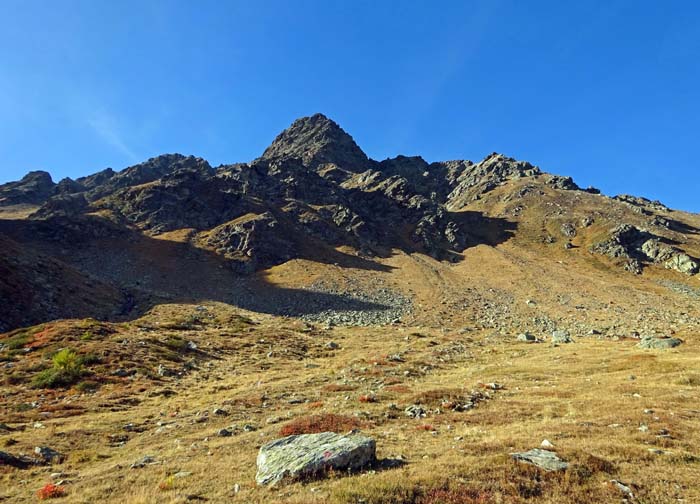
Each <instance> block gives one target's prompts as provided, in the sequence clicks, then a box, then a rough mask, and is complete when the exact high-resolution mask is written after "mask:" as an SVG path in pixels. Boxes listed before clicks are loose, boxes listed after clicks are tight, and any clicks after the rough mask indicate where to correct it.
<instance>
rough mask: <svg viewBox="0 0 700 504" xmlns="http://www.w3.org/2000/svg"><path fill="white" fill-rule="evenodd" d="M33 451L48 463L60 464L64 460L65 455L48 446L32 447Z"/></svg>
mask: <svg viewBox="0 0 700 504" xmlns="http://www.w3.org/2000/svg"><path fill="white" fill-rule="evenodd" d="M34 453H36V454H37V455H39V456H40V457H41V458H42V459H43V460H44V462H46V463H48V464H53V463H56V464H60V463H61V462H63V461H64V460H65V458H66V457H65V456H64V455H63V454H61V453H59V452H57V451H56V450H54V449H52V448H49V447H48V446H37V447H35V448H34Z"/></svg>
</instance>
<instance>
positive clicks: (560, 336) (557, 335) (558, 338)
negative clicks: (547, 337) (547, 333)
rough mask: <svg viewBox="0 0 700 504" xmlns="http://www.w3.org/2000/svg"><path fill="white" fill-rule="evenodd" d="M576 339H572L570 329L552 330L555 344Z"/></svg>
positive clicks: (571, 341)
mask: <svg viewBox="0 0 700 504" xmlns="http://www.w3.org/2000/svg"><path fill="white" fill-rule="evenodd" d="M573 342H574V340H573V339H571V335H569V331H554V332H552V343H554V344H560V343H573Z"/></svg>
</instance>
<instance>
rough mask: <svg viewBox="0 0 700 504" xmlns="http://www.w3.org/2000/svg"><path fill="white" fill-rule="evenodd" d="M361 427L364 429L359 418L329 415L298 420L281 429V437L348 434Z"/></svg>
mask: <svg viewBox="0 0 700 504" xmlns="http://www.w3.org/2000/svg"><path fill="white" fill-rule="evenodd" d="M360 427H362V422H361V421H360V420H358V419H357V418H354V417H351V416H346V415H335V414H332V413H328V414H323V415H311V416H305V417H300V418H296V419H294V420H292V421H291V422H289V423H288V424H286V425H284V426H283V427H282V428H281V429H280V436H292V435H295V434H316V433H319V432H347V431H350V430H352V429H358V428H360Z"/></svg>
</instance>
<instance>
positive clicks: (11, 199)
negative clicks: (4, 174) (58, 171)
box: [0, 171, 56, 206]
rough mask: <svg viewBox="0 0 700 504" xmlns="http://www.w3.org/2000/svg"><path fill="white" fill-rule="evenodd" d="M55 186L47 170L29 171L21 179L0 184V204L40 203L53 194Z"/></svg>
mask: <svg viewBox="0 0 700 504" xmlns="http://www.w3.org/2000/svg"><path fill="white" fill-rule="evenodd" d="M55 187H56V184H54V182H53V180H51V175H49V174H48V173H47V172H45V171H32V172H29V173H27V174H26V175H25V176H24V177H22V180H19V181H17V182H8V183H7V184H3V185H0V206H6V205H19V204H28V205H37V204H40V203H42V202H43V201H45V200H46V199H47V198H48V197H49V196H51V195H52V194H53V192H54V189H55Z"/></svg>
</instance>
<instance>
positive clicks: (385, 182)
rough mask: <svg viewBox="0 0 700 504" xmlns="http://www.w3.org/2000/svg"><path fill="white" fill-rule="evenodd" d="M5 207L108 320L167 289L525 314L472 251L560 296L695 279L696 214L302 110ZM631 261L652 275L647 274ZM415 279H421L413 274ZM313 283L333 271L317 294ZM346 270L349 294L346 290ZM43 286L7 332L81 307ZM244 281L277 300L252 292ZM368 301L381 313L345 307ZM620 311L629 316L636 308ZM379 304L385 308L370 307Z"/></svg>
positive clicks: (496, 157)
mask: <svg viewBox="0 0 700 504" xmlns="http://www.w3.org/2000/svg"><path fill="white" fill-rule="evenodd" d="M0 205H2V206H0V209H1V210H2V212H0V217H3V219H2V220H0V236H2V239H3V240H5V241H6V242H7V243H10V241H11V242H12V243H13V244H15V245H14V246H15V247H19V248H20V249H22V251H23V253H24V252H25V251H26V254H28V256H29V255H31V256H32V257H34V256H36V255H37V254H41V257H45V258H46V260H44V262H43V263H42V262H40V261H39V260H38V259H37V260H36V261H37V262H36V265H37V267H39V268H40V269H41V270H42V271H44V273H43V274H44V275H45V276H46V275H48V277H49V278H62V276H63V273H62V272H61V271H62V270H65V269H66V268H67V269H70V270H71V271H73V274H74V275H83V276H86V277H87V278H90V279H92V280H91V281H93V282H97V284H96V285H101V286H102V288H101V289H100V291H101V292H102V295H100V296H90V297H91V298H92V299H94V310H93V311H92V312H88V313H85V311H84V310H83V311H80V313H84V314H88V315H93V316H96V317H99V318H103V319H104V318H107V319H114V320H117V319H119V317H126V318H128V317H130V316H131V317H133V316H138V315H139V314H140V313H143V312H144V311H145V310H147V309H148V307H150V306H152V305H153V304H157V303H158V302H161V301H163V300H165V299H169V300H193V299H213V300H217V301H224V302H227V303H230V304H233V305H237V306H240V307H242V308H246V309H252V310H254V311H255V310H259V311H263V312H266V313H277V314H283V315H296V316H307V317H310V318H312V319H319V317H320V315H318V313H319V312H323V313H324V315H323V316H325V317H327V319H328V321H332V322H339V321H340V322H343V321H344V322H345V323H351V324H352V323H376V322H381V321H384V322H391V321H392V320H394V319H396V318H400V316H403V317H406V316H409V317H410V316H413V317H417V319H425V317H426V315H431V314H430V313H427V314H426V313H424V312H423V310H416V309H415V307H416V306H417V305H418V304H420V303H418V302H417V301H418V297H419V296H420V294H419V293H418V292H417V291H421V290H425V289H426V288H429V289H430V292H429V293H426V295H427V298H428V299H430V298H432V299H435V296H437V297H438V298H443V297H449V299H444V300H443V301H442V302H444V303H445V304H444V305H440V306H441V307H442V308H441V310H442V311H444V312H446V313H448V314H449V316H450V317H451V318H453V319H455V323H462V322H461V321H460V322H457V320H464V318H465V317H463V316H462V315H464V311H465V310H467V311H469V310H472V309H475V307H476V306H479V305H480V304H483V303H490V302H486V301H484V299H488V298H494V297H499V299H498V300H495V299H494V301H493V308H492V309H494V310H495V309H496V308H495V307H496V306H499V307H500V308H498V309H502V308H503V306H506V305H510V308H509V313H510V314H511V315H512V316H513V317H515V318H516V320H520V319H521V317H520V316H521V315H522V317H524V318H525V319H526V320H527V319H528V318H530V317H528V314H527V313H525V314H523V313H520V312H522V311H523V309H522V306H517V304H514V303H515V300H516V299H517V298H518V297H519V296H521V295H522V296H525V297H528V296H534V292H533V293H527V292H525V291H526V290H527V289H526V284H524V283H519V284H518V283H512V282H510V283H509V284H508V286H507V287H506V288H504V289H503V290H502V291H494V290H493V288H492V287H489V288H484V287H485V284H488V283H491V282H496V279H495V278H490V279H487V281H486V282H485V283H484V280H485V279H477V278H470V277H474V276H478V275H479V273H480V269H482V268H476V267H474V266H476V262H478V263H480V265H481V266H483V267H484V268H486V269H487V268H488V267H490V266H495V265H496V264H497V262H498V261H504V260H505V261H507V262H508V263H509V265H508V267H507V268H505V269H503V270H502V271H504V272H505V271H508V268H510V269H513V268H516V269H519V270H521V272H522V273H525V274H526V275H528V276H530V275H533V274H534V271H539V272H542V273H543V274H545V275H546V276H547V278H549V279H551V281H552V283H554V284H559V286H555V285H552V286H551V287H550V289H549V290H548V292H547V295H548V296H551V297H552V298H553V299H559V298H561V297H562V296H564V297H567V298H571V297H575V296H573V295H572V293H570V292H568V283H569V282H570V281H571V278H567V277H571V276H576V275H581V276H582V277H587V279H588V280H587V283H586V285H590V286H591V287H593V285H594V283H595V282H596V278H601V279H602V278H606V279H607V280H606V281H610V282H613V283H619V284H621V285H622V284H626V283H629V282H631V283H632V284H633V285H634V286H636V287H637V286H638V288H639V289H640V291H639V292H640V295H641V296H646V295H649V292H651V291H658V290H659V289H660V287H659V285H665V286H666V289H665V290H664V289H663V288H661V289H662V292H663V293H664V294H663V295H666V296H670V297H672V298H673V297H678V296H677V295H678V294H679V292H681V291H685V289H690V291H691V292H693V289H696V288H698V287H699V286H700V285H698V278H699V277H697V273H698V272H699V270H700V266H699V263H700V261H698V259H697V258H698V257H700V247H699V244H698V240H697V236H698V227H699V226H700V219H699V218H698V216H697V215H692V214H688V213H684V212H679V211H672V210H670V209H668V208H666V207H665V206H664V205H662V204H660V203H659V202H652V201H649V200H646V199H644V198H638V197H632V196H628V195H621V196H617V197H615V198H609V197H606V196H603V195H600V194H599V191H597V190H595V189H593V188H589V189H585V190H582V189H580V188H579V187H578V186H577V185H576V184H575V182H574V181H573V180H571V178H569V177H563V176H559V175H551V174H547V173H544V172H543V171H542V170H540V169H539V168H538V167H536V166H533V165H531V164H529V163H527V162H523V161H516V160H514V159H511V158H508V157H506V156H503V155H500V154H495V153H494V154H491V155H489V156H487V157H486V158H485V159H483V160H482V161H480V162H478V163H473V162H471V161H447V162H434V163H428V162H426V161H424V160H423V159H422V158H420V157H405V156H398V157H396V158H393V159H387V160H384V161H381V162H377V161H374V160H371V159H369V158H368V157H367V156H366V155H365V154H364V153H363V152H362V150H361V149H360V148H359V147H358V146H357V144H356V143H355V142H354V140H353V139H352V137H351V136H350V135H348V134H347V133H346V132H345V131H344V130H343V129H342V128H340V127H339V126H338V125H337V124H336V123H335V122H333V121H332V120H330V119H328V118H326V117H325V116H323V115H321V114H316V115H313V116H311V117H306V118H302V119H299V120H297V121H295V122H294V124H292V125H291V126H290V127H289V128H288V129H287V130H285V131H283V132H282V133H281V134H280V135H279V136H278V137H277V138H276V139H275V140H274V142H273V143H272V144H271V145H270V146H269V147H268V148H267V149H266V150H265V152H264V153H263V155H262V156H261V157H260V158H259V159H256V160H254V161H252V162H250V163H239V164H232V165H223V166H219V167H217V168H212V167H211V166H210V165H209V164H208V163H207V162H206V161H205V160H203V159H201V158H195V157H192V156H182V155H179V154H168V155H163V156H159V157H156V158H153V159H149V160H148V161H146V162H144V163H141V164H138V165H135V166H132V167H128V168H126V169H124V170H121V171H114V170H112V169H109V168H108V169H106V170H103V171H101V172H99V173H96V174H94V175H90V176H86V177H82V178H79V179H77V180H70V179H64V180H62V181H60V182H59V183H58V184H55V183H53V182H52V180H51V177H50V176H49V175H48V174H47V173H44V172H32V173H30V174H28V175H27V176H26V177H24V178H23V179H22V180H21V181H18V182H12V183H9V184H5V185H3V186H0ZM13 210H15V212H14V213H13ZM20 210H22V211H23V212H24V213H22V212H20ZM18 212H19V213H18ZM16 215H20V216H21V217H20V218H14V216H16ZM27 215H28V218H27V217H26V216H27ZM483 247H487V248H483ZM15 250H17V249H16V248H12V247H9V246H7V247H2V250H1V251H0V254H2V257H0V259H1V260H2V261H3V262H5V263H7V262H8V261H16V259H17V257H18V256H20V255H22V254H18V253H16V252H14V251H15ZM564 251H565V252H564ZM494 253H495V254H496V258H491V257H490V256H493V254H494ZM472 255H481V256H484V257H479V258H474V259H472V258H470V256H472ZM562 260H565V261H566V262H567V264H568V267H567V268H565V269H566V272H564V275H563V276H562V275H561V272H556V273H555V272H553V271H551V270H552V269H558V268H559V267H560V264H561V261H562ZM27 261H29V262H27ZM27 261H25V265H28V266H27V267H26V268H25V269H21V268H18V269H17V270H16V271H15V272H14V273H13V275H14V277H19V276H21V275H27V278H25V279H24V280H19V279H16V280H14V284H13V285H15V286H16V285H20V284H22V283H24V285H26V286H34V285H36V284H37V282H36V281H35V279H32V278H29V277H31V276H32V275H33V273H32V271H31V268H30V267H29V266H30V265H31V261H30V260H27ZM435 261H437V262H435ZM475 261H476V262H475ZM450 265H452V266H450ZM333 266H337V267H338V268H340V269H337V268H336V269H334V268H333ZM663 269H669V270H671V271H674V272H677V273H678V274H672V275H668V274H666V273H664V272H663V271H662V270H663ZM291 270H295V271H294V274H293V273H292V271H291ZM301 270H303V271H306V272H307V273H306V274H302V272H301ZM414 270H417V271H414ZM624 270H627V271H629V272H632V273H636V274H642V273H643V272H644V273H643V275H642V279H641V282H640V281H638V280H635V279H633V278H628V277H626V276H625V275H623V274H622V272H623V271H624ZM174 271H177V272H178V273H177V275H173V272H174ZM545 272H546V273H545ZM511 273H514V272H512V271H511ZM592 273H595V275H593V274H592ZM416 275H427V277H428V278H430V279H431V280H430V281H429V282H426V281H423V282H420V284H418V285H416V284H415V283H414V282H412V280H413V279H415V278H420V277H417V276H416ZM601 275H602V276H601ZM278 276H279V278H277V277H278ZM317 277H323V278H324V281H325V283H323V289H322V290H321V291H318V289H316V287H319V286H320V285H321V284H319V283H318V282H316V278H317ZM8 278H9V277H8ZM292 278H294V279H295V280H291V279H292ZM496 278H497V277H496ZM348 279H349V280H351V281H352V282H353V285H354V286H355V287H354V288H353V289H352V292H351V291H350V290H346V289H345V288H344V286H343V283H344V282H346V281H347V280H348ZM540 280H541V281H543V282H544V281H547V280H543V279H540ZM8 282H9V280H7V281H5V283H4V284H3V291H2V294H3V298H4V299H8V300H10V299H12V298H13V297H15V296H16V295H17V294H16V293H15V292H14V290H13V289H15V288H16V287H12V286H10V284H9V283H8ZM44 282H45V283H46V282H48V283H46V285H47V287H46V288H45V289H43V292H40V291H41V290H42V289H41V287H40V286H38V285H36V286H37V292H35V294H33V295H35V296H36V302H35V303H34V304H33V305H32V307H31V309H28V310H27V309H15V310H13V311H12V313H10V312H7V311H5V312H3V313H2V317H0V327H1V328H4V329H6V330H7V329H10V328H13V327H17V326H20V325H26V324H29V323H38V322H43V321H47V320H51V319H53V318H56V317H64V316H71V315H72V314H74V313H73V312H74V311H75V310H73V311H71V310H70V309H67V308H66V310H63V309H61V308H59V307H58V306H57V304H56V303H53V302H47V301H46V300H43V302H42V299H41V298H42V296H50V292H52V287H51V284H52V282H51V281H50V280H45V281H44ZM378 282H379V283H381V284H385V285H384V287H385V288H386V289H388V290H389V291H392V292H395V295H394V296H389V297H394V298H395V299H405V300H406V301H405V302H404V301H402V302H401V303H400V304H401V305H402V308H399V309H397V308H396V307H392V306H387V305H386V304H384V305H382V304H381V303H380V305H381V306H380V307H377V306H376V305H377V303H373V300H372V299H370V298H372V297H373V295H372V292H374V291H376V289H375V287H376V285H378ZM659 282H661V284H660V283H659ZM57 283H62V282H57ZM279 283H286V284H287V285H285V289H280V288H278V287H276V286H277V284H279ZM561 284H563V285H561ZM669 285H673V286H674V288H673V289H671V288H668V286H669ZM313 286H315V287H313ZM560 286H561V288H560ZM27 289H28V290H30V291H32V290H33V288H32V287H27ZM250 289H253V290H255V289H257V290H258V291H264V292H268V293H270V294H268V295H266V296H264V297H263V298H260V297H257V296H250V295H249V294H248V293H249V292H251V290H250ZM298 289H302V290H307V291H309V292H314V296H315V297H318V298H319V306H317V307H309V310H308V311H309V313H305V310H304V307H303V306H301V305H299V304H298V303H299V300H298V299H297V296H296V295H295V293H296V292H297V290H298ZM324 289H325V292H323V290H324ZM538 289H540V290H541V289H542V287H541V286H539V287H538ZM557 290H561V291H562V292H559V293H556V294H555V292H556V291H557ZM494 292H499V294H498V295H495V294H494ZM21 294H22V295H21V296H19V298H20V299H22V298H26V295H28V293H26V292H23V293H21ZM453 294H454V295H453ZM608 295H609V292H605V289H603V288H602V287H600V286H599V287H597V288H593V289H592V292H590V293H589V299H588V301H590V302H593V301H594V300H595V303H593V304H594V305H598V306H599V307H600V306H606V307H607V306H608V305H607V303H608V301H607V299H605V298H606V297H607V296H608ZM374 297H375V298H376V296H374ZM683 298H684V296H683V295H681V296H680V297H679V299H683ZM272 299H274V300H275V301H274V303H275V306H271V305H270V304H271V303H272V301H270V302H268V300H272ZM625 301H626V300H621V302H622V304H623V305H624V303H625ZM362 302H367V304H368V306H374V307H375V308H377V309H369V310H362V309H361V310H357V309H355V308H357V306H355V307H353V306H348V303H350V304H352V303H356V304H357V303H362ZM557 303H559V301H557ZM305 304H306V303H305ZM393 304H394V305H396V303H393ZM578 304H581V303H578ZM409 305H411V306H410V307H409ZM414 305H415V306H414ZM42 306H43V307H45V308H41V307H42ZM490 306H491V305H490ZM540 306H541V310H538V311H546V309H547V308H546V305H545V306H542V305H540ZM443 308H444V309H443ZM526 308H527V306H526ZM625 308H627V307H625ZM629 308H630V309H634V311H635V312H636V313H638V312H639V305H638V304H637V303H636V302H635V303H632V304H631V306H629ZM587 309H593V307H589V308H587ZM433 310H434V307H432V308H431V310H430V311H433ZM336 311H340V312H343V311H345V312H352V313H354V315H352V316H348V315H347V313H344V314H342V313H341V314H340V315H338V316H336V315H337V314H336V313H335V312H336ZM383 311H386V314H385V316H379V317H377V316H370V315H369V313H374V314H375V315H376V314H377V313H382V312H383ZM477 311H480V310H477ZM524 311H525V312H527V311H528V310H524ZM663 311H664V310H663V309H662V308H661V307H660V309H659V315H658V316H659V317H661V318H664V317H667V316H670V315H663V317H662V315H661V313H662V312H663ZM130 312H131V313H130ZM421 312H423V313H421ZM480 316H481V317H482V318H485V319H491V320H493V325H495V326H499V327H500V326H504V328H505V325H507V324H506V322H507V318H505V319H504V318H503V317H500V316H496V313H494V314H492V315H488V310H486V311H481V315H480ZM587 318H588V319H590V318H591V317H587ZM655 318H656V317H651V318H650V319H649V322H648V323H651V322H652V321H653V320H655ZM679 318H681V319H682V318H683V317H679ZM467 319H468V317H467ZM464 322H465V323H467V322H468V320H464ZM554 323H555V322H552V324H554ZM508 329H510V327H508ZM630 329H632V328H630Z"/></svg>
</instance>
